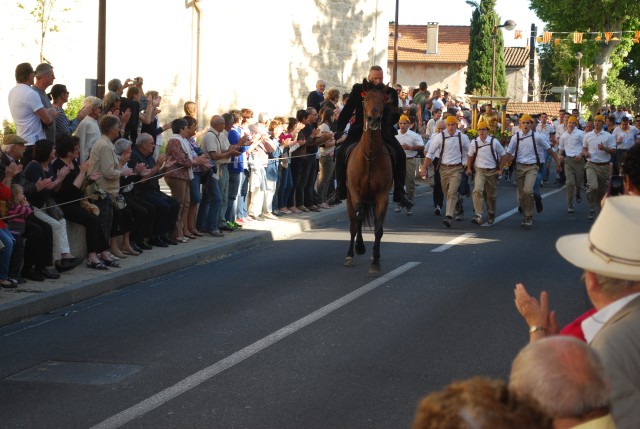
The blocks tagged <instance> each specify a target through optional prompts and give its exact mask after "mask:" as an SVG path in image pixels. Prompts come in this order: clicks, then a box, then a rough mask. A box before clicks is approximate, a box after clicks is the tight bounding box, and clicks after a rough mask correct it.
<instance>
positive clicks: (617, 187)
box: [609, 175, 624, 197]
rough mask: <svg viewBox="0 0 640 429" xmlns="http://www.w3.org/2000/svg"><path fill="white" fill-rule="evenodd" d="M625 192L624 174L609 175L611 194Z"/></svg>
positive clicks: (613, 195)
mask: <svg viewBox="0 0 640 429" xmlns="http://www.w3.org/2000/svg"><path fill="white" fill-rule="evenodd" d="M622 194H624V181H623V180H622V176H619V175H613V176H611V177H609V196H610V197H615V196H617V195H622Z"/></svg>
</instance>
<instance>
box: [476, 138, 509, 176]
mask: <svg viewBox="0 0 640 429" xmlns="http://www.w3.org/2000/svg"><path fill="white" fill-rule="evenodd" d="M493 140H494V138H493V136H491V141H490V142H489V144H485V145H484V146H480V147H478V139H477V138H476V139H475V144H476V151H475V152H474V153H473V159H472V160H471V166H473V165H474V164H475V163H476V157H477V156H478V150H479V149H480V148H483V147H487V146H489V147H490V148H491V157H492V158H493V160H494V161H495V162H496V169H498V168H499V166H500V163H499V161H498V157H497V156H496V152H495V150H494V149H493ZM517 150H518V148H517V147H516V151H517ZM471 166H470V167H471Z"/></svg>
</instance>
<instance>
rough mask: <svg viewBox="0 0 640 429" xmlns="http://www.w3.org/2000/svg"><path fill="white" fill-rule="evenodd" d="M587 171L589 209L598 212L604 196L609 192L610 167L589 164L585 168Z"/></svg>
mask: <svg viewBox="0 0 640 429" xmlns="http://www.w3.org/2000/svg"><path fill="white" fill-rule="evenodd" d="M585 170H586V171H587V187H588V188H589V190H588V191H587V199H588V200H589V209H591V210H596V209H599V208H600V203H601V202H602V198H604V194H605V193H606V192H607V182H608V181H609V165H608V164H606V165H596V164H594V163H592V162H587V166H586V167H585Z"/></svg>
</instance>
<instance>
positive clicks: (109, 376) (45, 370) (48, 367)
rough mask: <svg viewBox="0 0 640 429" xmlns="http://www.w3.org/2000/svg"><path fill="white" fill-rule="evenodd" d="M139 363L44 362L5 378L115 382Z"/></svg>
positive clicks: (36, 380)
mask: <svg viewBox="0 0 640 429" xmlns="http://www.w3.org/2000/svg"><path fill="white" fill-rule="evenodd" d="M142 368H143V366H141V365H126V364H108V363H95V362H60V361H48V362H44V363H42V364H40V365H38V366H35V367H33V368H29V369H27V370H26V371H22V372H19V373H17V374H14V375H12V376H10V377H7V378H6V379H5V380H12V381H27V382H40V383H75V384H93V385H103V384H115V383H119V382H121V381H122V380H124V379H125V378H127V377H129V376H132V375H133V374H135V373H137V372H138V371H140V370H142Z"/></svg>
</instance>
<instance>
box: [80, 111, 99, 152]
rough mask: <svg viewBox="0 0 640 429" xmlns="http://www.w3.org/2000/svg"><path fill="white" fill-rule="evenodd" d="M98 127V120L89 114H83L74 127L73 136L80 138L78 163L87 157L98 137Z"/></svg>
mask: <svg viewBox="0 0 640 429" xmlns="http://www.w3.org/2000/svg"><path fill="white" fill-rule="evenodd" d="M100 134H101V133H100V127H99V126H98V121H96V120H95V119H93V118H92V117H91V116H85V117H84V119H83V120H82V121H81V122H80V124H79V125H78V128H76V132H75V136H76V137H78V139H79V140H80V144H79V146H80V163H83V162H85V161H86V160H87V159H88V158H89V154H90V153H91V148H92V147H93V145H94V144H95V142H97V141H98V139H99V138H100Z"/></svg>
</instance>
